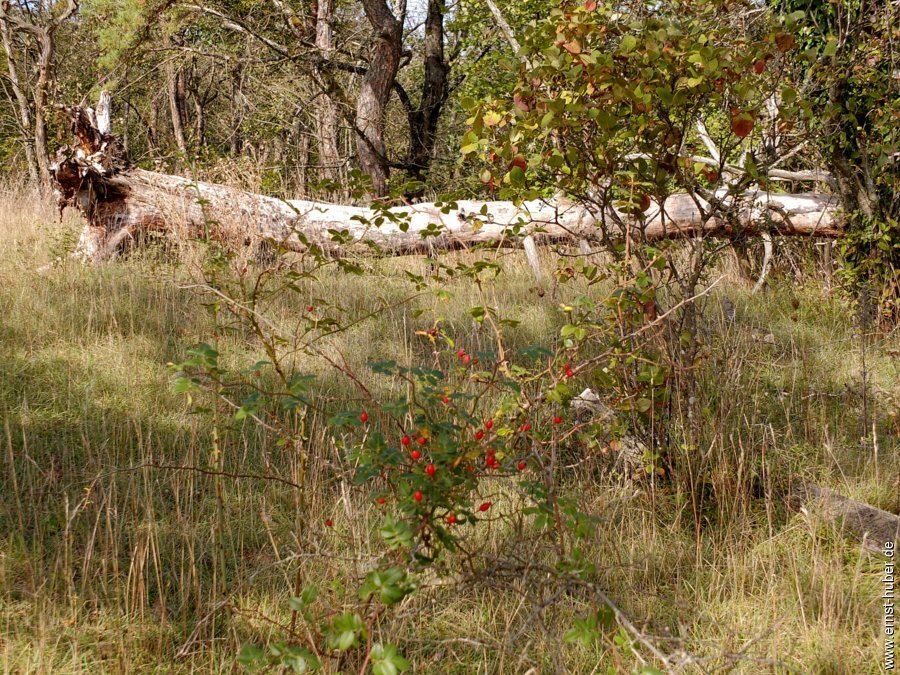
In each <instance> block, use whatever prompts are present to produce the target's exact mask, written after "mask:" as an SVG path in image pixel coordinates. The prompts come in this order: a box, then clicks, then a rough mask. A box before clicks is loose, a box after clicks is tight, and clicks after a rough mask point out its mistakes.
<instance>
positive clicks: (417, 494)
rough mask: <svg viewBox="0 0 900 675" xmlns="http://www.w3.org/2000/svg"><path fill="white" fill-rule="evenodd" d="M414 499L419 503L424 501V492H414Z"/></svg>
mask: <svg viewBox="0 0 900 675" xmlns="http://www.w3.org/2000/svg"><path fill="white" fill-rule="evenodd" d="M413 499H415V500H416V501H417V502H420V501H422V491H421V490H416V491H415V492H413Z"/></svg>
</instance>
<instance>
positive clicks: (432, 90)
mask: <svg viewBox="0 0 900 675" xmlns="http://www.w3.org/2000/svg"><path fill="white" fill-rule="evenodd" d="M448 72H449V68H448V66H447V62H446V60H445V59H444V6H443V3H442V2H441V0H428V14H427V16H426V18H425V63H424V76H423V80H422V96H421V98H420V100H419V105H418V106H417V107H415V108H413V109H411V110H410V111H409V114H408V119H409V160H408V163H409V168H410V172H411V173H412V175H413V177H414V178H416V179H418V180H422V179H423V178H424V175H425V173H426V172H427V171H428V168H429V167H430V166H431V161H432V159H433V158H434V146H435V142H436V140H437V127H438V122H439V121H440V117H441V112H442V111H443V108H444V104H445V103H446V102H447V96H448V94H449V87H448V84H447V76H448Z"/></svg>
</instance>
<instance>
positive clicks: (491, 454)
mask: <svg viewBox="0 0 900 675" xmlns="http://www.w3.org/2000/svg"><path fill="white" fill-rule="evenodd" d="M496 454H497V451H496V450H494V449H493V448H488V450H487V455H488V457H493V456H494V455H496Z"/></svg>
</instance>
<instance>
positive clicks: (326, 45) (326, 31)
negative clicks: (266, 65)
mask: <svg viewBox="0 0 900 675" xmlns="http://www.w3.org/2000/svg"><path fill="white" fill-rule="evenodd" d="M333 23H334V0H319V2H317V3H316V47H318V48H319V52H320V54H321V56H322V57H324V58H326V59H330V58H332V51H333V49H334V45H333V40H332V29H333ZM316 102H317V105H316V107H317V110H316V140H317V141H318V148H319V178H320V179H321V180H327V181H332V182H337V181H339V180H340V177H341V176H340V165H341V158H340V153H339V152H338V113H337V108H336V107H335V104H334V101H333V100H332V98H331V96H329V95H328V93H327V92H321V93H320V94H319V96H318V97H317V98H316ZM303 161H306V159H305V158H304V160H303Z"/></svg>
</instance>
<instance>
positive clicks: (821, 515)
mask: <svg viewBox="0 0 900 675" xmlns="http://www.w3.org/2000/svg"><path fill="white" fill-rule="evenodd" d="M789 503H790V505H791V506H792V507H793V508H794V509H796V510H798V511H802V512H804V513H806V514H808V515H809V516H811V517H813V518H815V519H819V520H821V521H824V522H827V523H831V524H834V525H836V526H837V527H838V528H839V529H840V530H841V532H843V533H844V534H845V535H850V536H852V537H853V538H855V539H858V540H859V541H860V542H861V543H862V546H863V548H864V549H865V550H867V551H871V552H873V553H883V552H884V544H885V542H888V541H890V542H893V543H894V545H895V546H896V545H897V543H898V542H900V516H897V515H895V514H893V513H890V512H888V511H883V510H882V509H879V508H875V507H874V506H869V505H868V504H864V503H863V502H859V501H856V500H855V499H850V498H849V497H845V496H844V495H842V494H839V493H837V492H835V491H834V490H830V489H828V488H823V487H820V486H818V485H812V484H805V485H801V486H799V487H797V488H795V489H794V490H793V491H792V493H791V495H790V499H789Z"/></svg>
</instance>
